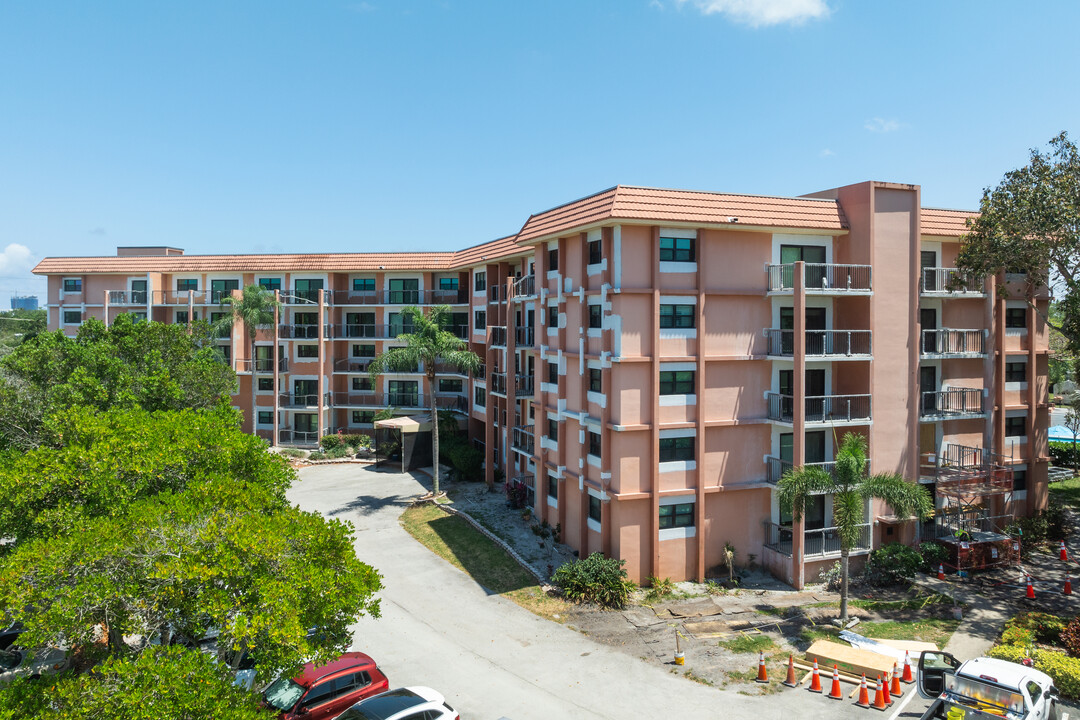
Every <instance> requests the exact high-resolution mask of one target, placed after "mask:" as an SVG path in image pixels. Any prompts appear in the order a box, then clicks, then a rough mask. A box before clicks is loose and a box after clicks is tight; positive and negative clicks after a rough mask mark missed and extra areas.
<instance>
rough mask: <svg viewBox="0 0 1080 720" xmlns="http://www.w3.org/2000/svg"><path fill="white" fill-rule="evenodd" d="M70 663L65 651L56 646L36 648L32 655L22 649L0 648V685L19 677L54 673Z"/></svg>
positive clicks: (64, 668)
mask: <svg viewBox="0 0 1080 720" xmlns="http://www.w3.org/2000/svg"><path fill="white" fill-rule="evenodd" d="M70 664H71V660H70V659H69V658H68V657H67V653H66V652H64V651H63V650H58V649H56V648H46V649H43V650H38V651H37V652H35V653H33V655H31V654H30V653H28V652H27V651H25V650H22V649H12V648H8V649H7V650H0V685H6V684H7V683H9V682H11V681H13V680H15V679H16V678H21V677H38V676H41V675H55V674H56V673H58V672H61V671H63V670H66V669H67V667H68V665H70Z"/></svg>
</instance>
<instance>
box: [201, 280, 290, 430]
mask: <svg viewBox="0 0 1080 720" xmlns="http://www.w3.org/2000/svg"><path fill="white" fill-rule="evenodd" d="M280 308H281V303H280V302H279V301H278V300H277V299H276V298H275V297H274V292H273V291H272V290H267V289H266V288H264V287H262V286H261V285H248V286H247V287H246V288H244V289H243V290H242V291H241V292H240V294H239V295H228V296H227V297H223V298H222V299H221V309H222V310H227V312H226V314H225V315H223V316H222V317H221V319H219V320H218V321H217V322H215V323H214V329H215V330H216V331H218V332H222V333H224V332H228V331H230V330H232V327H233V325H235V324H236V323H241V324H243V326H244V329H246V330H247V335H248V360H249V362H250V363H251V434H252V435H255V434H257V427H258V422H257V419H258V416H257V415H256V410H255V386H256V382H255V337H256V336H257V335H258V334H259V330H261V329H263V328H267V327H273V325H274V311H275V310H278V309H280ZM274 362H277V358H274ZM274 422H277V418H274Z"/></svg>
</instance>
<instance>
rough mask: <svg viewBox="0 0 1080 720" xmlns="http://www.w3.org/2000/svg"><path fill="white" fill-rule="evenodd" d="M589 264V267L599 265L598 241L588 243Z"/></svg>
mask: <svg viewBox="0 0 1080 720" xmlns="http://www.w3.org/2000/svg"><path fill="white" fill-rule="evenodd" d="M589 264H590V265H599V264H600V241H599V240H590V241H589Z"/></svg>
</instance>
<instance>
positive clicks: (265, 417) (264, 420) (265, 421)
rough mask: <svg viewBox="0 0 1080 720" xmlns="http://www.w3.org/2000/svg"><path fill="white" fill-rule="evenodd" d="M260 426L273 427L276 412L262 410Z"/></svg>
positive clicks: (260, 412)
mask: <svg viewBox="0 0 1080 720" xmlns="http://www.w3.org/2000/svg"><path fill="white" fill-rule="evenodd" d="M259 424H260V425H273V424H274V411H273V410H260V411H259Z"/></svg>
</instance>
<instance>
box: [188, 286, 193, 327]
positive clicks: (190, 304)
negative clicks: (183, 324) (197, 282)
mask: <svg viewBox="0 0 1080 720" xmlns="http://www.w3.org/2000/svg"><path fill="white" fill-rule="evenodd" d="M194 317H195V293H194V292H192V291H191V290H188V291H187V329H188V332H191V322H192V320H193V319H194Z"/></svg>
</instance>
